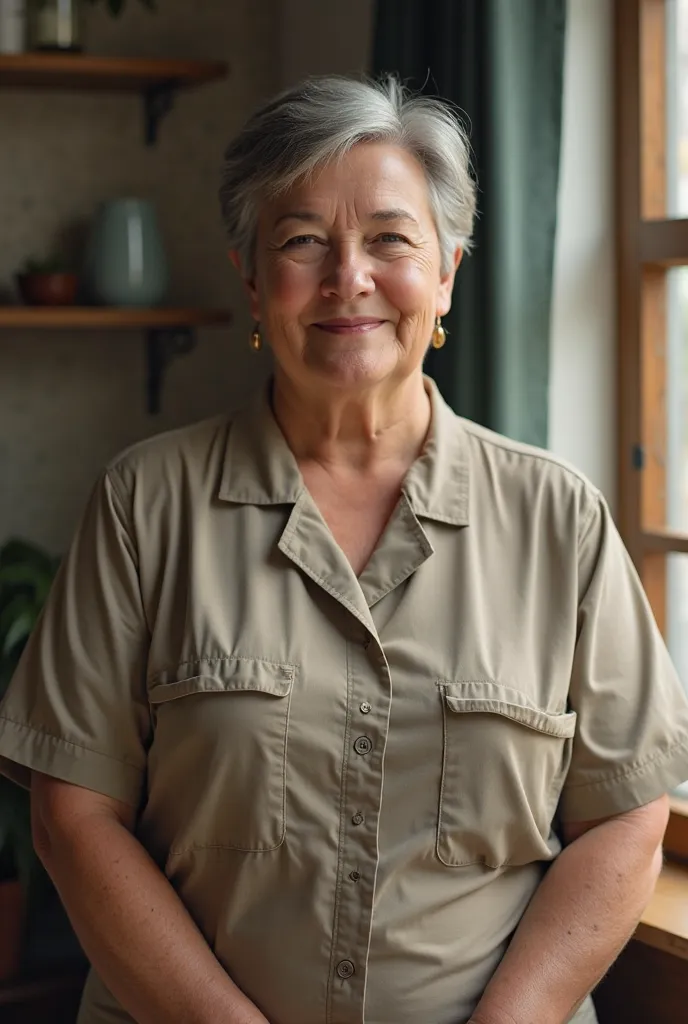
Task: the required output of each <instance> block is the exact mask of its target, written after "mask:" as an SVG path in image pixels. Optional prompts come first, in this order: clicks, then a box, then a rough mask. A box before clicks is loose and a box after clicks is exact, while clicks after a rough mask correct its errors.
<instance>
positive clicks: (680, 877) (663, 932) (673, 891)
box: [634, 863, 688, 960]
mask: <svg viewBox="0 0 688 1024" xmlns="http://www.w3.org/2000/svg"><path fill="white" fill-rule="evenodd" d="M634 938H635V939H638V941H639V942H644V943H645V944H646V945H647V946H654V947H655V949H661V950H662V951H663V952H665V953H672V954H673V955H674V956H679V957H681V958H682V959H683V960H688V865H683V864H672V863H665V865H664V867H663V868H662V873H661V875H660V876H659V881H658V882H657V888H656V889H655V892H654V895H653V897H652V899H651V900H650V904H649V906H648V907H647V909H646V910H645V913H644V914H643V916H642V918H641V920H640V924H639V925H638V927H637V929H636V933H635V935H634Z"/></svg>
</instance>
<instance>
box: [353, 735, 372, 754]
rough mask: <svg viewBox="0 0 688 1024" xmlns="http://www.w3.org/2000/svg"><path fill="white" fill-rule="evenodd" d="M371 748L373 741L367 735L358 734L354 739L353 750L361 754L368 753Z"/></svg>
mask: <svg viewBox="0 0 688 1024" xmlns="http://www.w3.org/2000/svg"><path fill="white" fill-rule="evenodd" d="M372 749H373V741H372V740H371V739H370V737H369V736H359V737H358V739H357V740H355V741H354V750H355V751H356V753H357V754H360V755H361V756H363V755H364V754H369V753H370V751H371V750H372Z"/></svg>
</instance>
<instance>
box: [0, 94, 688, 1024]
mask: <svg viewBox="0 0 688 1024" xmlns="http://www.w3.org/2000/svg"><path fill="white" fill-rule="evenodd" d="M468 163H469V159H468V145H467V141H466V138H465V136H464V135H463V133H462V130H461V128H460V126H459V124H458V123H457V121H456V119H455V117H454V115H453V114H452V113H451V112H450V111H449V110H448V109H447V108H446V107H444V106H443V105H441V104H440V103H439V102H436V101H431V100H428V99H423V98H412V97H407V96H406V95H405V94H404V93H403V91H402V89H401V88H400V87H399V86H398V84H396V83H395V82H394V81H390V82H387V83H385V84H383V85H379V86H377V85H374V84H369V83H365V82H359V81H353V80H346V79H340V80H336V79H320V80H313V81H311V82H307V83H306V84H304V85H302V86H300V87H298V88H296V89H293V90H292V91H290V92H288V93H285V94H283V95H281V96H279V97H278V98H277V99H275V100H274V101H273V102H271V103H269V104H268V105H267V106H265V107H263V109H262V110H260V111H259V112H258V113H256V114H255V115H254V116H253V117H252V118H251V120H249V122H248V124H247V125H246V127H245V128H244V130H243V132H242V133H241V135H240V136H239V137H238V139H236V140H235V141H234V142H233V143H232V144H231V145H230V146H229V149H228V150H227V153H226V162H225V168H224V180H223V184H222V189H221V199H222V208H223V212H224V218H225V222H226V225H227V229H228V232H229V239H230V246H231V258H232V261H233V262H234V264H235V265H236V267H237V269H238V270H239V272H240V274H241V275H242V277H243V279H244V281H245V285H246V290H247V293H248V298H249V302H250V306H251V311H252V314H253V316H254V318H255V321H256V328H255V331H254V333H253V335H252V338H251V339H250V344H251V345H252V346H253V347H254V348H259V347H260V345H261V344H263V343H266V344H269V345H270V347H271V349H272V352H273V353H274V359H275V372H274V377H273V379H272V380H271V382H270V385H269V387H268V388H267V389H266V391H265V393H264V394H261V395H260V396H259V397H258V399H257V400H256V401H255V402H253V403H252V404H250V405H249V406H248V407H247V408H246V409H245V410H243V411H241V412H239V413H238V414H236V415H232V416H226V415H222V416H219V417H217V418H215V419H212V420H209V421H206V422H203V423H200V424H198V425H195V426H192V427H189V428H185V429H182V430H177V431H174V432H173V433H170V434H167V435H164V436H162V437H157V438H153V439H152V440H148V441H145V442H143V443H142V444H139V445H137V446H135V447H134V448H132V449H130V450H129V451H127V452H125V453H124V454H123V455H121V456H120V457H118V458H116V459H115V460H114V461H113V462H112V463H111V465H110V466H109V467H108V468H107V470H106V472H105V473H104V474H103V476H102V478H101V480H100V482H99V483H98V485H97V486H96V488H95V491H94V493H93V496H92V498H91V501H90V504H89V506H88V508H87V510H86V513H85V516H84V518H83V521H82V523H81V526H80V529H79V531H78V533H77V536H76V539H75V541H74V544H73V546H72V549H71V552H70V554H69V556H68V557H67V558H66V559H65V562H64V564H63V566H62V569H61V571H60V574H59V577H58V580H57V582H56V584H55V587H54V589H53V592H52V595H51V597H50V600H49V602H48V606H47V608H46V611H45V614H44V616H43V619H42V622H41V624H40V626H39V628H38V629H37V630H36V632H35V634H34V636H33V638H32V640H31V642H30V644H29V646H28V647H27V650H26V652H25V656H24V658H23V661H22V664H21V666H20V669H19V672H18V674H17V677H16V678H15V680H14V682H13V685H12V687H11V689H10V692H9V694H8V696H7V698H6V700H5V702H4V704H3V707H2V715H3V720H2V731H1V733H0V753H2V754H3V755H4V760H3V762H2V767H3V770H4V771H5V772H7V773H8V774H10V775H13V776H14V777H15V778H16V779H17V780H19V781H23V782H25V783H27V782H28V781H29V778H30V780H31V787H32V797H33V798H32V804H33V822H34V835H35V843H36V847H37V850H38V852H39V854H40V856H41V858H42V860H43V862H44V864H45V866H46V868H47V870H48V872H49V873H50V875H51V876H52V878H53V879H54V882H55V884H56V886H57V888H58V890H59V892H60V894H61V897H62V899H63V900H64V903H65V906H66V907H67V910H68V912H69V915H70V917H71V920H72V922H73V924H74V927H75V929H76V932H77V934H78V936H79V938H80V940H81V942H82V943H83V946H84V949H85V950H86V952H87V954H88V956H89V958H90V960H91V962H92V964H93V970H92V972H91V974H90V976H89V980H88V982H87V985H86V989H85V994H84V999H83V1004H82V1009H81V1014H80V1017H79V1021H80V1022H81V1024H114V1022H119V1024H121V1022H127V1021H129V1022H131V1021H132V1020H133V1021H137V1022H139V1024H177V1022H178V1024H211V1022H212V1024H218V1022H223V1024H258V1022H262V1024H265V1021H269V1022H270V1024H326V1022H330V1024H363V1022H365V1024H412V1022H413V1024H462V1022H466V1021H468V1020H470V1021H472V1022H473V1024H533V1022H537V1024H562V1022H564V1021H569V1020H575V1021H579V1022H587V1021H594V1020H595V1016H594V1010H593V1009H592V1004H591V1001H590V998H589V996H588V993H589V992H590V990H591V989H592V988H593V987H594V985H595V983H596V982H597V981H598V980H599V978H600V976H601V975H602V974H603V973H604V971H605V970H606V968H607V967H608V965H609V964H610V962H611V961H612V960H613V959H614V957H615V956H616V954H617V953H618V951H619V949H620V948H621V947H622V945H623V944H624V942H625V941H626V940H627V939H628V937H629V936H630V934H631V933H632V931H633V928H634V926H635V924H636V922H637V920H638V918H639V916H640V914H641V912H642V910H643V908H644V906H645V904H646V903H647V901H648V899H649V896H650V893H651V891H652V888H653V885H654V882H655V879H656V877H657V873H658V870H659V866H660V861H661V852H660V849H661V846H660V844H661V840H662V835H663V831H664V828H665V824H666V820H667V798H666V795H665V794H666V792H667V791H668V790H669V789H671V788H672V787H673V786H674V785H675V784H676V783H678V782H679V781H681V780H683V779H684V778H686V777H688V709H687V705H686V701H685V699H684V697H683V695H682V691H681V689H680V687H679V684H678V682H677V680H676V678H675V675H674V673H673V670H672V668H671V665H670V662H669V659H668V656H667V653H666V651H665V648H664V646H663V644H662V641H661V639H660V637H659V635H658V632H657V629H656V627H655V625H654V623H653V620H652V617H651V614H650V612H649V610H648V606H647V604H646V601H645V598H644V596H643V593H642V590H641V587H640V585H639V583H638V579H637V577H636V575H635V573H634V571H633V569H632V567H631V564H630V562H629V559H628V557H627V555H626V553H625V551H624V549H623V546H622V544H621V542H620V540H619V537H618V535H617V533H616V531H615V528H614V526H613V524H612V521H611V519H610V515H609V512H608V510H607V507H606V505H605V503H604V501H603V499H602V498H601V496H600V494H599V493H598V492H597V491H596V490H595V488H594V487H592V486H591V485H590V484H589V483H588V482H587V481H586V480H585V479H584V478H583V477H582V476H581V475H580V474H579V473H577V472H576V471H575V470H573V469H571V468H569V467H567V466H565V465H563V464H562V463H561V462H560V461H559V460H557V459H556V458H554V457H553V456H551V455H550V454H548V453H547V452H544V451H538V450H535V449H533V448H530V447H527V446H525V445H522V444H517V443H515V442H512V441H510V440H507V439H506V438H503V437H500V436H498V435H496V434H494V433H491V432H490V431H488V430H485V429H483V428H481V427H478V426H476V425H474V424H472V423H469V422H466V421H465V420H461V419H459V418H457V417H456V416H455V415H454V413H453V412H452V411H451V410H450V409H449V408H448V407H447V406H446V405H445V404H444V402H443V401H442V399H441V398H440V395H439V393H438V391H437V389H436V387H435V386H434V384H433V383H432V382H431V381H430V380H427V379H425V378H424V377H423V374H422V363H423V357H424V355H425V353H426V350H427V348H428V345H429V344H431V343H432V344H435V345H440V344H441V343H442V342H443V340H444V335H443V330H442V327H441V317H442V315H443V314H445V313H446V312H447V310H448V309H449V305H450V301H451V293H452V284H453V281H454V274H455V271H456V269H457V267H458V265H459V263H460V260H461V255H462V252H463V251H465V249H466V247H467V245H468V243H469V238H470V233H471V222H472V218H473V212H474V185H473V183H472V181H471V178H470V176H469V169H468Z"/></svg>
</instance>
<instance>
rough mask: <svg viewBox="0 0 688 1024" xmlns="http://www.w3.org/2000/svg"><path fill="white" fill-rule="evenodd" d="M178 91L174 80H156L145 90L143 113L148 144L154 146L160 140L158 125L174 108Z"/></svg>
mask: <svg viewBox="0 0 688 1024" xmlns="http://www.w3.org/2000/svg"><path fill="white" fill-rule="evenodd" d="M176 91H177V90H176V85H175V82H174V81H173V80H169V81H166V82H156V84H155V85H150V86H148V88H147V89H145V90H144V93H143V114H144V120H145V133H146V145H147V146H154V145H155V143H156V142H157V141H158V126H159V124H160V122H161V121H162V119H163V117H166V115H167V114H169V112H170V110H172V107H173V106H174V99H175V96H176Z"/></svg>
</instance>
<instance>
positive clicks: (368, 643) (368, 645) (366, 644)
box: [363, 636, 370, 651]
mask: <svg viewBox="0 0 688 1024" xmlns="http://www.w3.org/2000/svg"><path fill="white" fill-rule="evenodd" d="M369 647H370V637H369V636H367V637H366V638H365V640H364V641H363V650H364V651H367V650H368V648H369Z"/></svg>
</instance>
